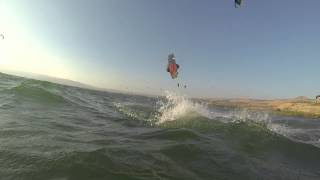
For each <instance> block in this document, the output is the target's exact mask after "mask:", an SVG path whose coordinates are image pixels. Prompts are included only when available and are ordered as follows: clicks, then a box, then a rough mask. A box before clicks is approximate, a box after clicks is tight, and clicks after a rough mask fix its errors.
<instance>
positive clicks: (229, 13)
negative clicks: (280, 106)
mask: <svg viewBox="0 0 320 180" xmlns="http://www.w3.org/2000/svg"><path fill="white" fill-rule="evenodd" d="M243 1H244V3H243V6H242V7H241V8H234V4H233V0H86V1H84V0H68V1H66V0H54V1H52V0H0V33H3V34H4V35H5V39H4V40H2V41H1V40H0V69H11V70H18V71H26V72H33V73H39V74H46V75H50V76H55V77H62V78H67V79H72V80H76V81H79V82H84V83H87V84H90V85H95V86H98V87H104V88H110V89H120V90H127V91H133V92H145V93H160V91H161V90H163V89H176V83H177V82H180V83H182V84H184V83H186V84H187V85H188V88H187V90H180V91H185V93H187V94H189V95H191V96H201V97H253V98H286V97H295V96H299V95H305V96H309V97H314V96H315V95H317V94H320V83H319V78H320V36H319V33H320V23H319V22H320V20H319V18H320V11H319V7H320V1H319V0H308V1H301V0H243ZM171 52H174V53H175V54H176V57H177V62H178V64H180V67H181V68H180V70H181V72H180V74H179V78H178V80H171V78H170V76H169V74H168V73H167V72H166V63H167V55H168V54H169V53H171Z"/></svg>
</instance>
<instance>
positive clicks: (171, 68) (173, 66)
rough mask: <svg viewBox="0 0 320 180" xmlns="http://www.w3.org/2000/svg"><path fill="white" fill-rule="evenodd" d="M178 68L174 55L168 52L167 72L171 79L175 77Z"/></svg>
mask: <svg viewBox="0 0 320 180" xmlns="http://www.w3.org/2000/svg"><path fill="white" fill-rule="evenodd" d="M178 69H179V64H177V63H176V57H175V56H174V54H173V53H172V54H169V56H168V66H167V72H169V73H170V75H171V78H172V79H175V78H177V76H178Z"/></svg>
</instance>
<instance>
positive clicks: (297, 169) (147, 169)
mask: <svg viewBox="0 0 320 180" xmlns="http://www.w3.org/2000/svg"><path fill="white" fill-rule="evenodd" d="M164 95H165V96H164V97H162V98H151V97H144V96H135V95H124V94H117V93H110V92H98V91H93V90H86V89H80V88H75V87H68V86H63V85H57V84H53V83H49V82H43V81H36V80H30V79H24V78H18V77H14V76H9V75H5V74H0V179H3V180H5V179H14V180H19V179H30V180H37V179H39V180H43V179H55V180H67V179H70V180H81V179H85V180H87V179H88V180H91V179H119V180H125V179H145V180H149V179H159V180H162V179H179V180H180V179H181V180H188V179H190V180H191V179H192V180H193V179H194V180H198V179H199V180H200V179H208V180H212V179H320V149H319V148H320V141H319V139H320V120H319V119H303V118H293V117H281V116H271V115H269V114H267V113H263V112H261V113H258V112H255V113H254V112H249V111H244V110H234V109H233V110H232V109H221V108H215V107H209V106H207V105H206V104H205V103H204V102H199V101H198V102H195V101H193V100H190V99H189V98H188V97H186V96H183V95H177V94H175V93H173V92H166V93H165V94H164Z"/></svg>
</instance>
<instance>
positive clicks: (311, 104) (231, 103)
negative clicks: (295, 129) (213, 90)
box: [209, 97, 320, 118]
mask: <svg viewBox="0 0 320 180" xmlns="http://www.w3.org/2000/svg"><path fill="white" fill-rule="evenodd" d="M209 105H211V106H220V107H234V108H245V109H250V110H259V111H270V112H272V113H277V114H284V115H292V116H304V117H314V118H318V117H320V103H316V101H315V99H308V98H305V97H297V98H294V99H274V100H260V99H211V100H210V102H209Z"/></svg>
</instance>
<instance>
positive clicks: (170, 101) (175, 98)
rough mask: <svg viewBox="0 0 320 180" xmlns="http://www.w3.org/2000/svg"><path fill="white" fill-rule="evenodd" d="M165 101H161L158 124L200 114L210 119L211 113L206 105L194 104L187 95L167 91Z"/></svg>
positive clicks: (159, 103)
mask: <svg viewBox="0 0 320 180" xmlns="http://www.w3.org/2000/svg"><path fill="white" fill-rule="evenodd" d="M164 94H165V99H162V100H159V101H158V102H157V105H158V106H159V110H158V112H159V114H158V115H157V120H158V121H157V123H156V124H161V123H164V122H166V121H173V120H176V119H179V118H182V117H184V116H187V115H192V114H200V115H201V116H204V117H207V118H210V111H209V109H208V107H207V105H206V104H205V103H197V102H193V101H192V100H191V99H190V98H188V97H187V96H186V95H179V94H177V93H175V92H170V91H165V93H164Z"/></svg>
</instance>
